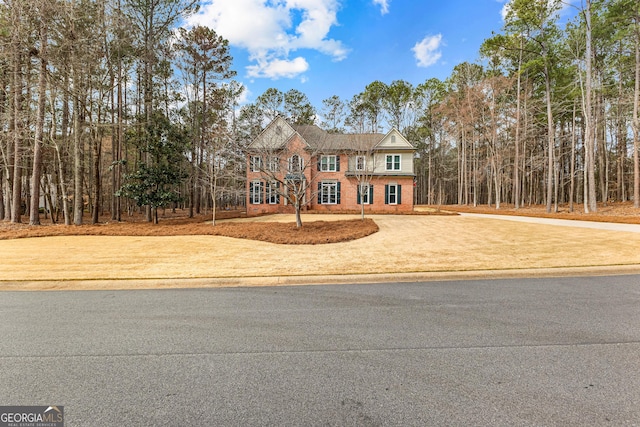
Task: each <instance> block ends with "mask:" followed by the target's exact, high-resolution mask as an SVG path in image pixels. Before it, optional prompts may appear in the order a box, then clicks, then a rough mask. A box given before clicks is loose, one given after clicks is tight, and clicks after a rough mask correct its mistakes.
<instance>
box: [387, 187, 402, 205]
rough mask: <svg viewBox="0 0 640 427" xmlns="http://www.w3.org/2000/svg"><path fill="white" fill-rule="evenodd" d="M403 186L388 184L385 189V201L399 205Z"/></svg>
mask: <svg viewBox="0 0 640 427" xmlns="http://www.w3.org/2000/svg"><path fill="white" fill-rule="evenodd" d="M401 196H402V186H401V185H398V184H388V185H386V186H385V189H384V203H385V204H387V205H399V204H400V203H401Z"/></svg>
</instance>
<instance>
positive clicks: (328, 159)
mask: <svg viewBox="0 0 640 427" xmlns="http://www.w3.org/2000/svg"><path fill="white" fill-rule="evenodd" d="M336 170H337V160H336V156H320V171H322V172H335V171H336Z"/></svg>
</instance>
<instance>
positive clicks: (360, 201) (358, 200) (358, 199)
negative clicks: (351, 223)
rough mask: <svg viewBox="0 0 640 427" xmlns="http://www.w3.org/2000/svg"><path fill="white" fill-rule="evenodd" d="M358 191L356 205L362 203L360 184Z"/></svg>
mask: <svg viewBox="0 0 640 427" xmlns="http://www.w3.org/2000/svg"><path fill="white" fill-rule="evenodd" d="M356 189H357V190H358V195H357V196H356V199H357V200H356V204H358V205H359V204H361V203H362V199H360V184H358V186H357V187H356Z"/></svg>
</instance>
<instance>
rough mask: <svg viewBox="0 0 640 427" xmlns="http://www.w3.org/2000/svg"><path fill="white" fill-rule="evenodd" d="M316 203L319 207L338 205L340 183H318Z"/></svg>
mask: <svg viewBox="0 0 640 427" xmlns="http://www.w3.org/2000/svg"><path fill="white" fill-rule="evenodd" d="M318 203H319V204H321V205H339V204H340V183H339V182H319V183H318Z"/></svg>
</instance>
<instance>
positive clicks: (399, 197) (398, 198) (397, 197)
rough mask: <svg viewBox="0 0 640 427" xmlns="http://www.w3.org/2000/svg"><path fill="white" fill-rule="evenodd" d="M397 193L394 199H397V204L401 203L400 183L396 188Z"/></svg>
mask: <svg viewBox="0 0 640 427" xmlns="http://www.w3.org/2000/svg"><path fill="white" fill-rule="evenodd" d="M397 192H398V194H397V195H396V199H397V201H398V204H400V203H402V185H400V184H398V190H397Z"/></svg>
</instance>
